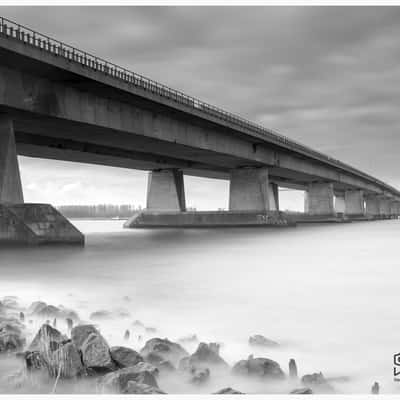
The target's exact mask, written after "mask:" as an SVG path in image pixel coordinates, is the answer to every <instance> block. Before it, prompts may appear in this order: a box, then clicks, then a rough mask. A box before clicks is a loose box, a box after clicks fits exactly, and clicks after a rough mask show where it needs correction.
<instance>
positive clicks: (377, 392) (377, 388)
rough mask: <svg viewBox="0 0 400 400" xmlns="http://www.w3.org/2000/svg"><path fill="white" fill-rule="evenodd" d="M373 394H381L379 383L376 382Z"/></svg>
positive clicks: (372, 390) (372, 389) (373, 386)
mask: <svg viewBox="0 0 400 400" xmlns="http://www.w3.org/2000/svg"><path fill="white" fill-rule="evenodd" d="M371 394H379V383H378V382H374V384H373V385H372V388H371Z"/></svg>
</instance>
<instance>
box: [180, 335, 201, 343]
mask: <svg viewBox="0 0 400 400" xmlns="http://www.w3.org/2000/svg"><path fill="white" fill-rule="evenodd" d="M198 341H199V339H198V338H197V336H196V335H194V334H193V335H188V336H184V337H182V338H180V339H178V342H180V343H196V342H198Z"/></svg>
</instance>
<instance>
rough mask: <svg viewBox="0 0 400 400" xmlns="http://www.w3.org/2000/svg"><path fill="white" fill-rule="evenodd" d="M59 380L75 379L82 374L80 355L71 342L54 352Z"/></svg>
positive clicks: (82, 367)
mask: <svg viewBox="0 0 400 400" xmlns="http://www.w3.org/2000/svg"><path fill="white" fill-rule="evenodd" d="M54 360H55V363H56V364H57V365H58V368H57V370H58V371H60V377H61V378H67V379H68V378H76V377H78V376H81V375H82V374H83V372H84V366H83V364H82V360H81V355H80V354H79V351H78V349H77V348H76V347H75V345H74V344H73V343H72V342H68V343H66V344H64V345H63V346H61V347H60V348H58V349H57V350H56V351H55V352H54Z"/></svg>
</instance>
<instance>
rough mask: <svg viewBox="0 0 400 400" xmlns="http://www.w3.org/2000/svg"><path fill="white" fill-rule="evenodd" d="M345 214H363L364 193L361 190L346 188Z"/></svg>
mask: <svg viewBox="0 0 400 400" xmlns="http://www.w3.org/2000/svg"><path fill="white" fill-rule="evenodd" d="M344 199H345V203H346V215H348V216H352V215H354V216H361V215H364V214H365V208H364V193H363V191H362V190H346V192H345V194H344Z"/></svg>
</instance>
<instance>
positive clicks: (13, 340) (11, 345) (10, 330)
mask: <svg viewBox="0 0 400 400" xmlns="http://www.w3.org/2000/svg"><path fill="white" fill-rule="evenodd" d="M24 346H25V338H24V334H23V331H22V327H21V324H20V322H19V321H18V320H14V319H3V320H2V321H1V322H0V353H2V352H6V351H17V350H19V349H21V348H22V347H24Z"/></svg>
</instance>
